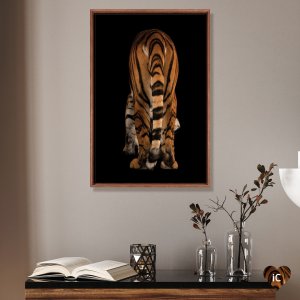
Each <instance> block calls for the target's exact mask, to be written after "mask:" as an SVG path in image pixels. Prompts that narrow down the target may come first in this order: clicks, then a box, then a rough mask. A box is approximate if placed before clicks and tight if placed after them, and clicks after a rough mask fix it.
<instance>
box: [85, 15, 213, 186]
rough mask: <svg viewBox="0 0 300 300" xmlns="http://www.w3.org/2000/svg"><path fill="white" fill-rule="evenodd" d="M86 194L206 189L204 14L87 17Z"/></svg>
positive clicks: (207, 97) (206, 36)
mask: <svg viewBox="0 0 300 300" xmlns="http://www.w3.org/2000/svg"><path fill="white" fill-rule="evenodd" d="M90 82H91V86H90V97H91V110H90V114H91V124H90V127H91V143H90V147H91V164H90V170H91V172H90V176H91V177H90V185H91V187H114V186H118V187H132V186H137V187H144V186H147V187H148V186H149V187H209V186H210V182H211V179H210V11H209V10H91V11H90Z"/></svg>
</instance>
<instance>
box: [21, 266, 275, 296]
mask: <svg viewBox="0 0 300 300" xmlns="http://www.w3.org/2000/svg"><path fill="white" fill-rule="evenodd" d="M275 297H276V290H275V289H274V288H272V287H271V285H270V284H269V283H268V282H267V281H266V280H265V279H264V278H263V276H262V271H255V272H253V275H252V276H251V277H250V278H248V279H246V280H243V279H241V278H233V277H231V278H230V277H226V276H225V272H224V271H219V272H217V274H216V276H215V278H213V279H212V278H199V277H198V276H196V275H194V274H193V271H191V270H182V271H179V270H173V271H170V270H168V271H167V270H160V271H157V272H156V278H155V281H151V282H141V281H139V282H137V281H135V280H134V278H133V279H127V280H123V281H118V282H111V281H91V280H85V281H83V280H80V281H79V280H78V281H65V280H54V279H52V280H42V279H28V280H27V281H26V283H25V299H27V300H28V299H69V300H71V299H99V300H100V299H101V300H104V299H105V300H119V299H123V300H124V299H140V300H142V299H147V300H150V299H161V300H162V299H163V300H167V299H193V300H198V299H202V300H203V299H207V300H216V299H223V300H229V299H230V300H231V299H235V300H237V299H252V300H254V299H256V300H263V299H275Z"/></svg>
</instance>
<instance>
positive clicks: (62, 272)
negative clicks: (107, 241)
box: [29, 257, 137, 281]
mask: <svg viewBox="0 0 300 300" xmlns="http://www.w3.org/2000/svg"><path fill="white" fill-rule="evenodd" d="M136 275H137V273H136V272H135V271H134V270H133V269H132V268H131V267H130V265H129V264H126V263H122V262H117V261H113V260H104V261H101V262H97V263H91V262H90V261H89V260H88V259H87V258H84V257H61V258H57V259H52V260H47V261H43V262H39V263H37V266H36V268H35V270H34V271H33V273H32V274H31V275H30V276H29V278H58V277H63V278H65V279H67V280H68V279H69V280H75V279H93V280H111V281H118V280H122V279H125V278H129V277H133V276H136Z"/></svg>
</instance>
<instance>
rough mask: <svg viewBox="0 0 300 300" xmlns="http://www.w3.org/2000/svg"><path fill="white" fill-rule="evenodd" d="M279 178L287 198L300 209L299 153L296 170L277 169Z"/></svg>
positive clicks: (299, 154) (299, 153) (299, 152)
mask: <svg viewBox="0 0 300 300" xmlns="http://www.w3.org/2000/svg"><path fill="white" fill-rule="evenodd" d="M279 176H280V180H281V184H282V186H283V189H284V191H285V192H286V194H287V195H288V197H289V198H290V199H291V200H292V201H293V202H294V203H295V204H296V205H297V206H298V207H300V151H298V168H297V169H296V168H294V169H279Z"/></svg>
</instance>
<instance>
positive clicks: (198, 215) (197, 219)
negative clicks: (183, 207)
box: [190, 203, 211, 241]
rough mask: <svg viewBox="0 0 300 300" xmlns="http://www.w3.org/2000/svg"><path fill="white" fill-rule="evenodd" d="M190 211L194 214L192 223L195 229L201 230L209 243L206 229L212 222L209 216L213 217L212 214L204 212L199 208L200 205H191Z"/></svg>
mask: <svg viewBox="0 0 300 300" xmlns="http://www.w3.org/2000/svg"><path fill="white" fill-rule="evenodd" d="M190 209H191V210H192V213H193V214H194V216H193V217H192V218H191V221H192V222H193V227H194V228H195V229H198V230H201V231H202V233H203V234H204V236H205V241H207V240H208V239H207V234H206V227H207V225H208V224H209V222H210V219H209V216H210V215H211V212H206V213H205V212H204V210H202V209H201V208H200V206H199V204H198V203H197V204H194V203H192V204H191V205H190Z"/></svg>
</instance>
